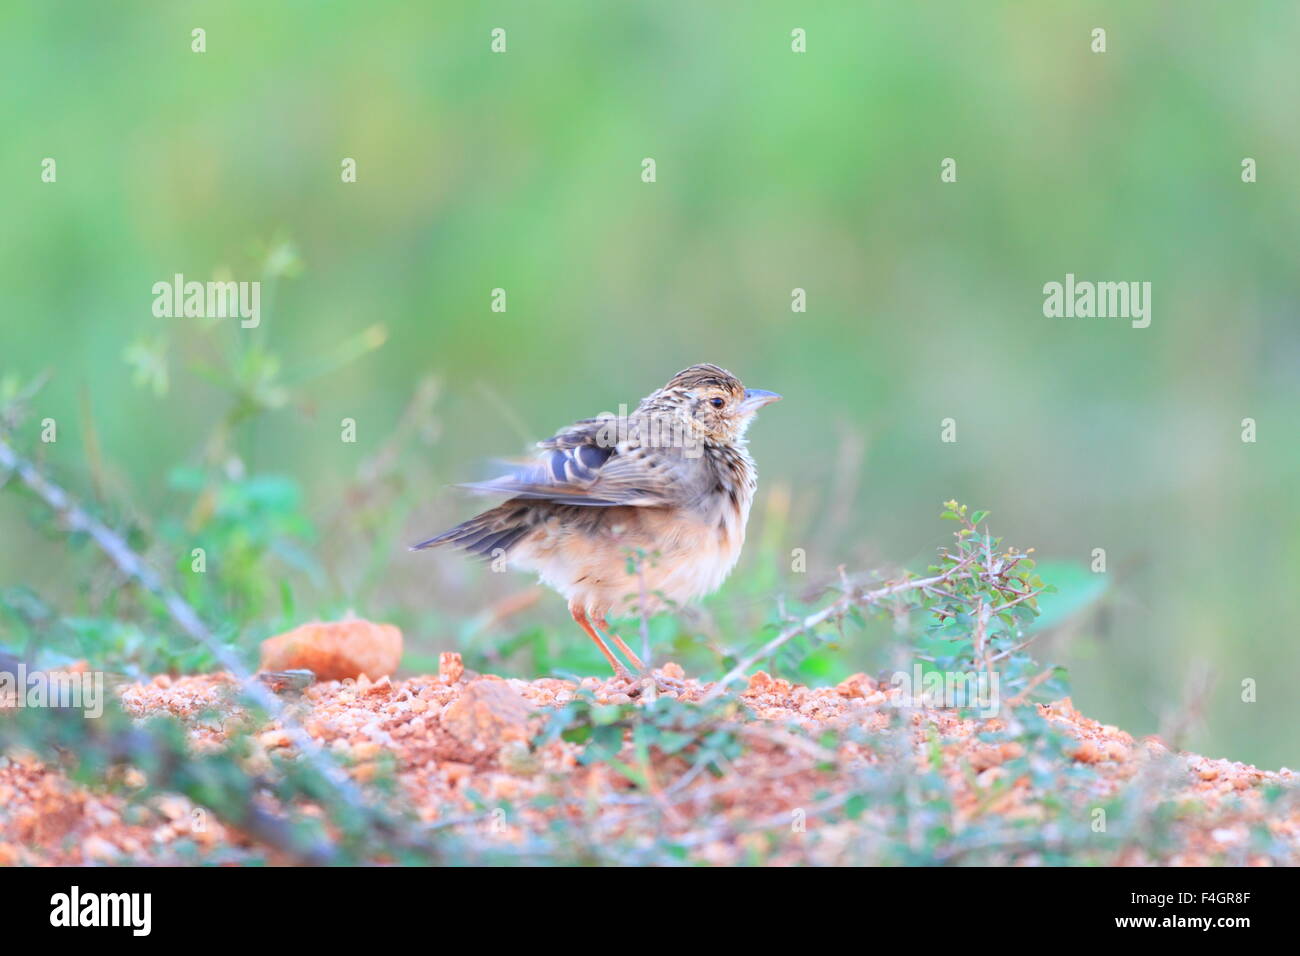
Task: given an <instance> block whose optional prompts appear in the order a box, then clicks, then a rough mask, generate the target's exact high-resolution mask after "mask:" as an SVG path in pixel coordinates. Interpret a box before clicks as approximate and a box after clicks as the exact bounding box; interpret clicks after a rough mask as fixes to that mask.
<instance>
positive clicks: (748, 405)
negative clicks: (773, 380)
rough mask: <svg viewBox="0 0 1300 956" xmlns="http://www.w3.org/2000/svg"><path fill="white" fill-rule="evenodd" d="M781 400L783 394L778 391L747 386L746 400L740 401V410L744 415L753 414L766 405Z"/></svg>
mask: <svg viewBox="0 0 1300 956" xmlns="http://www.w3.org/2000/svg"><path fill="white" fill-rule="evenodd" d="M780 400H781V396H780V395H778V394H777V393H776V392H769V391H768V390H767V389H765V388H747V389H745V400H744V401H743V402H741V403H740V412H741V414H742V415H752V414H754V413H755V412H756V411H758V410H759V409H760V408H762V407H763V406H764V405H771V404H772V403H773V402H779V401H780Z"/></svg>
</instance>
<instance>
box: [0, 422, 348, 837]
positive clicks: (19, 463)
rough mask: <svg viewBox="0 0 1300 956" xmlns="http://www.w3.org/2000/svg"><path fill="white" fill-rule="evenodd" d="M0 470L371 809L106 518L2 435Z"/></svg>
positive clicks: (336, 783)
mask: <svg viewBox="0 0 1300 956" xmlns="http://www.w3.org/2000/svg"><path fill="white" fill-rule="evenodd" d="M0 469H3V470H4V471H6V472H12V473H13V474H15V475H17V476H18V479H19V480H20V481H21V482H22V483H23V484H24V485H26V486H27V487H28V488H29V489H31V491H32V492H33V493H35V494H36V496H37V497H38V498H40V499H41V500H42V501H44V502H45V503H46V504H47V505H49V507H50V508H52V509H53V510H54V512H55V513H56V514H58V515H59V516H60V517H61V518H62V519H63V521H64V523H65V525H66V526H67V527H68V529H69V530H71V531H80V532H84V533H85V534H87V535H89V536H90V539H91V540H92V541H94V542H95V544H97V545H98V546H99V548H100V550H101V551H103V552H104V554H105V555H107V556H108V559H109V560H110V561H112V562H113V564H114V565H116V566H117V568H118V570H120V571H121V572H122V573H123V574H125V575H126V576H127V577H129V578H133V579H134V580H136V581H138V582H139V583H140V585H141V586H142V587H143V588H144V589H145V590H146V591H148V592H149V593H150V594H152V595H154V597H156V598H158V600H159V601H161V602H162V605H163V607H164V608H166V610H167V613H168V614H169V615H170V616H171V618H172V620H174V621H175V622H176V624H177V625H178V626H179V627H180V628H181V630H182V631H184V632H185V633H186V634H188V635H189V636H190V637H192V638H193V639H194V640H195V641H197V642H199V643H200V644H202V645H203V646H204V647H206V648H207V649H208V650H209V651H211V652H212V655H213V657H215V658H216V660H217V662H218V663H220V665H221V666H222V667H224V668H225V669H226V670H227V671H229V672H230V673H231V674H233V675H234V676H235V677H236V678H237V679H238V680H239V681H240V683H241V685H242V686H243V690H244V692H245V693H246V694H247V695H248V696H249V697H250V698H252V700H253V701H254V702H255V703H256V704H257V705H258V706H259V707H261V708H262V710H263V711H265V712H266V713H267V714H268V715H269V716H270V717H271V718H272V719H274V720H277V721H278V722H279V723H280V726H281V728H283V730H284V732H285V733H286V734H287V735H288V737H289V739H290V740H291V741H292V742H293V744H294V746H296V747H297V748H298V752H299V753H300V754H301V755H302V758H303V759H304V760H305V761H307V762H308V763H309V764H310V765H311V767H312V769H313V770H315V771H316V772H317V773H319V774H320V775H321V778H322V779H323V780H324V781H325V784H326V785H327V786H330V787H332V788H333V789H334V790H335V791H336V793H337V795H338V797H339V798H340V799H341V800H342V801H343V802H344V803H345V804H347V805H348V807H349V808H350V809H352V810H353V811H354V812H356V813H359V814H362V815H363V816H364V815H368V814H369V812H370V811H369V808H368V807H367V805H366V802H365V799H364V797H363V795H362V793H361V791H360V790H359V789H358V788H357V787H356V785H355V784H354V783H353V781H352V780H351V779H350V778H349V777H348V776H347V775H346V774H345V773H344V772H343V771H342V770H341V769H340V768H339V767H338V765H337V764H335V763H333V762H332V761H331V760H329V759H328V758H327V757H325V756H323V753H322V751H321V750H320V748H319V746H318V744H317V742H316V741H315V739H314V738H312V736H311V735H310V734H308V733H307V732H306V731H305V730H304V729H303V728H302V727H301V726H299V725H298V724H297V722H295V721H294V720H293V719H292V718H291V717H289V715H288V713H287V712H286V711H285V709H284V708H283V707H282V706H281V705H280V700H279V698H277V697H276V696H275V695H274V694H273V693H271V691H270V690H268V689H267V688H266V687H264V686H263V685H262V684H261V682H259V681H255V680H253V676H252V674H250V673H249V671H248V670H247V668H245V667H244V665H243V663H242V662H241V661H240V660H239V657H238V656H237V655H236V654H235V653H234V652H233V651H232V650H231V649H230V648H229V647H228V646H226V645H225V644H223V643H222V642H221V641H219V640H217V639H216V637H214V636H213V634H212V632H211V631H209V630H208V628H207V626H206V625H205V624H204V623H203V621H202V620H201V619H200V618H199V616H198V614H197V613H196V612H195V610H194V609H193V608H192V607H190V605H189V604H187V603H186V602H185V600H184V599H183V598H181V596H180V595H179V594H177V593H176V592H175V591H173V590H172V589H171V588H169V587H168V586H167V585H166V584H165V583H164V582H163V580H162V578H161V577H159V575H158V573H157V572H156V571H154V570H153V568H151V567H149V566H148V565H147V564H145V563H144V560H143V559H142V558H140V556H139V555H137V554H136V553H135V552H134V551H132V550H131V548H130V546H129V545H128V544H127V543H126V542H125V541H124V540H122V537H121V536H120V535H119V534H117V533H116V532H115V531H113V530H112V529H111V528H109V527H108V526H107V525H105V524H104V523H103V522H102V521H99V520H98V519H96V518H94V517H92V516H91V515H90V514H87V513H86V512H85V511H84V510H83V509H82V508H81V507H80V506H78V505H77V503H76V502H75V501H73V500H72V498H71V496H69V495H68V493H67V492H66V491H64V490H63V489H62V488H60V487H59V486H58V485H56V484H54V483H53V482H52V481H50V480H49V479H47V478H46V477H45V476H44V475H42V474H41V473H40V472H39V471H38V470H37V468H36V466H35V465H33V464H32V463H31V462H29V461H27V460H26V459H24V458H22V457H21V456H19V455H18V453H17V452H15V451H14V449H13V447H12V446H11V445H10V444H9V443H8V442H7V441H6V440H5V439H4V438H3V437H0Z"/></svg>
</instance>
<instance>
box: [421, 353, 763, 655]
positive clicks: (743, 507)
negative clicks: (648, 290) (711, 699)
mask: <svg viewBox="0 0 1300 956" xmlns="http://www.w3.org/2000/svg"><path fill="white" fill-rule="evenodd" d="M780 399H781V396H780V395H778V394H777V393H776V392H770V391H767V390H766V389H761V388H745V386H744V385H742V384H741V382H740V379H738V378H737V377H736V376H735V375H732V374H731V373H730V372H728V371H727V370H726V369H724V368H721V367H719V366H717V365H712V364H701V365H692V366H691V367H690V368H686V369H683V370H682V371H680V372H678V373H677V374H676V375H674V376H673V377H672V378H670V379H669V380H668V382H667V384H666V385H664V386H663V387H662V388H658V389H656V390H655V391H653V392H651V393H650V394H649V395H647V396H646V397H645V398H643V399H642V400H641V401H640V403H639V404H638V405H637V407H636V408H635V409H634V410H633V411H632V412H631V413H626V406H620V414H619V415H613V414H610V413H604V414H602V415H599V416H597V417H595V418H587V419H583V420H581V421H579V422H576V423H574V424H573V425H570V426H569V427H567V428H564V429H561V430H560V431H558V432H557V433H556V434H555V435H553V436H551V437H550V438H548V439H546V440H545V441H541V442H538V443H537V447H538V449H539V451H538V453H537V456H536V458H534V459H532V460H530V461H528V462H526V463H524V464H522V465H520V466H517V467H514V468H512V469H511V470H510V471H509V472H508V473H506V474H504V475H501V476H500V477H497V478H494V479H491V480H489V481H485V482H477V483H469V484H466V485H463V486H462V487H465V488H468V489H469V490H471V491H473V492H476V493H480V494H488V495H500V496H504V497H505V498H506V501H504V502H503V503H502V504H499V505H497V506H496V507H494V508H491V509H489V510H487V511H484V512H482V513H481V514H478V515H475V516H474V517H472V518H470V519H469V520H468V521H464V522H462V523H461V524H458V525H456V526H455V527H454V528H451V529H449V530H447V531H444V532H442V533H441V534H439V535H437V536H435V537H432V538H429V539H428V540H427V541H421V542H420V543H419V544H416V545H413V546H412V550H413V551H423V550H426V549H429V548H436V547H440V546H444V545H450V546H455V547H457V548H460V549H462V550H463V551H465V552H468V553H470V554H472V555H476V556H478V557H481V558H485V559H489V560H491V561H493V562H500V564H498V565H496V566H497V567H500V566H504V567H510V568H514V569H518V570H522V571H531V572H535V573H536V574H537V575H538V577H539V578H540V580H541V582H542V583H543V584H546V585H548V586H549V587H551V588H552V589H553V590H555V591H556V592H558V593H559V594H560V595H561V596H562V597H564V599H565V600H566V601H567V602H568V606H569V614H570V615H571V616H572V617H573V620H574V621H575V622H576V623H577V624H578V626H579V627H580V628H582V630H583V631H584V632H585V634H586V635H587V637H589V638H591V640H592V641H594V642H595V644H596V646H597V648H598V649H599V650H600V652H601V654H602V655H603V656H604V658H605V659H606V660H607V661H608V662H609V665H610V667H612V668H613V670H614V675H615V677H616V678H621V679H624V680H628V681H633V680H635V679H636V678H634V677H633V676H632V674H630V673H629V672H628V670H627V668H626V667H625V666H624V665H623V663H622V662H621V661H620V660H619V658H618V657H617V656H616V655H615V653H614V652H613V651H612V650H611V649H610V647H609V645H608V644H606V642H605V641H604V640H602V638H601V633H602V632H603V633H604V634H605V635H606V636H607V637H608V638H609V640H610V641H611V642H612V643H613V644H614V646H615V647H617V648H618V650H619V651H621V652H622V653H623V655H624V656H625V657H626V658H627V660H628V662H629V663H630V664H631V665H632V667H633V668H635V669H636V671H637V672H638V676H639V677H641V678H644V677H652V676H653V675H652V674H651V673H650V672H649V669H648V668H647V666H646V664H645V662H644V661H642V660H641V659H640V658H639V657H638V656H637V655H636V654H634V653H633V652H632V650H631V648H629V647H628V646H627V644H626V643H624V641H623V640H622V639H621V638H620V637H619V636H618V635H617V634H615V633H614V632H613V631H612V630H611V628H610V626H609V622H608V620H607V618H608V617H610V616H615V617H618V616H622V615H627V614H631V613H640V614H643V615H646V616H649V615H651V614H655V613H658V612H660V611H662V610H665V609H667V608H670V607H672V606H676V605H682V604H686V603H688V602H690V601H693V600H697V599H699V598H702V597H704V596H705V595H707V594H711V593H712V592H714V591H716V590H717V589H718V588H719V587H720V586H721V585H722V582H723V581H724V580H725V579H726V577H727V575H728V574H730V573H731V570H732V569H733V568H734V567H735V566H736V562H737V561H738V560H739V558H740V552H741V548H742V546H743V545H744V543H745V526H746V524H747V523H748V521H749V512H750V507H751V506H752V505H753V503H754V494H755V492H756V490H757V488H758V471H757V468H756V466H755V464H754V459H753V458H752V457H751V456H750V454H749V450H748V448H747V445H746V431H747V430H748V428H749V425H750V423H751V422H752V421H753V419H754V415H755V413H757V412H758V410H759V409H761V408H763V407H764V406H766V405H768V404H770V403H772V402H775V401H779V400H780Z"/></svg>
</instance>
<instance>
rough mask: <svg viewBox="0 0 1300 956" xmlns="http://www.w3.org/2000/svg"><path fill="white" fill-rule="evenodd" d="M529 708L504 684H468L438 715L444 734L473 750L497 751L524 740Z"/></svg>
mask: <svg viewBox="0 0 1300 956" xmlns="http://www.w3.org/2000/svg"><path fill="white" fill-rule="evenodd" d="M531 716H532V708H531V707H530V706H529V704H528V701H526V700H524V698H523V697H521V696H520V695H519V693H518V692H517V691H514V690H511V689H510V687H509V685H507V684H506V682H505V681H501V680H488V679H486V678H480V679H478V680H474V681H470V682H469V683H468V684H466V685H465V688H464V690H462V691H461V693H460V696H459V697H457V698H456V699H455V700H453V701H452V702H451V703H450V704H448V705H447V707H446V709H445V710H443V712H442V726H443V727H444V728H445V729H446V731H447V732H448V733H449V734H451V735H452V736H453V737H455V738H456V739H457V740H459V741H460V742H461V743H463V744H466V745H468V746H470V747H472V748H474V749H475V750H480V751H490V750H497V749H498V748H499V747H500V746H501V745H502V744H505V743H508V742H510V741H512V740H527V739H528V736H529V735H528V722H529V718H530V717H531Z"/></svg>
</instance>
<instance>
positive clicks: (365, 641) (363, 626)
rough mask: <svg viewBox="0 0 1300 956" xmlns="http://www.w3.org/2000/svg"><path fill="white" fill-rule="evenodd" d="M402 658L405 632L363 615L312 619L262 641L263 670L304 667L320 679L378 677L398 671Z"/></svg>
mask: <svg viewBox="0 0 1300 956" xmlns="http://www.w3.org/2000/svg"><path fill="white" fill-rule="evenodd" d="M401 661H402V632H401V631H400V630H398V629H397V628H396V627H394V626H393V625H392V624H374V623H372V622H370V621H363V620H361V619H360V618H353V619H351V620H346V621H313V622H312V623H310V624H303V625H302V626H301V627H296V628H294V629H293V630H292V631H289V632H287V633H285V634H279V635H277V636H275V637H272V638H268V639H267V640H265V641H263V642H262V664H261V669H262V670H264V671H288V670H302V669H305V670H309V671H311V672H312V673H313V674H315V675H316V679H317V680H345V679H346V678H349V677H353V678H355V677H360V676H361V675H362V674H365V675H366V676H367V677H370V678H372V679H378V678H380V677H384V676H386V675H389V674H392V673H393V672H394V671H396V670H397V667H398V665H399V664H400V663H401Z"/></svg>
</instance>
